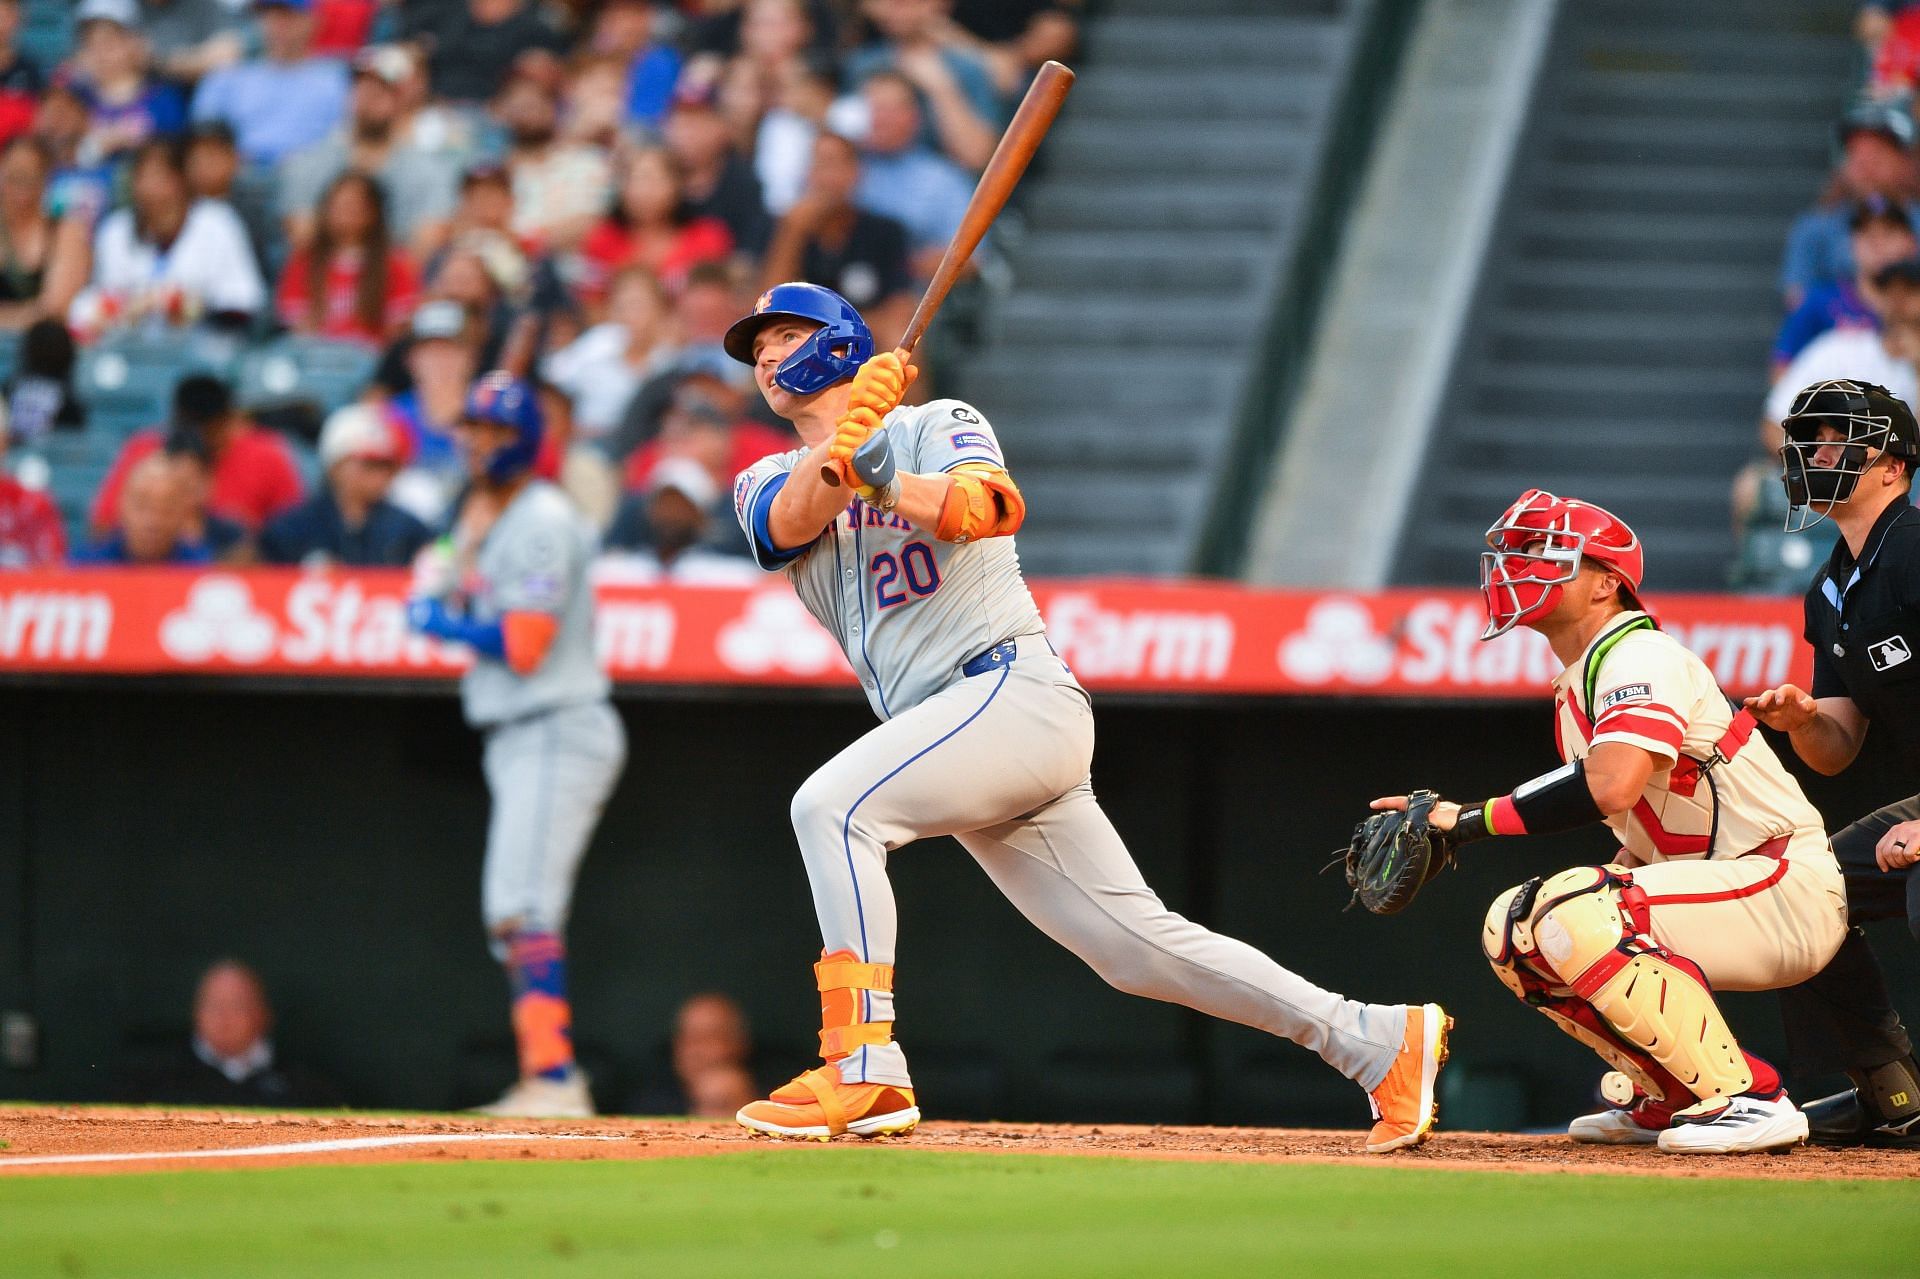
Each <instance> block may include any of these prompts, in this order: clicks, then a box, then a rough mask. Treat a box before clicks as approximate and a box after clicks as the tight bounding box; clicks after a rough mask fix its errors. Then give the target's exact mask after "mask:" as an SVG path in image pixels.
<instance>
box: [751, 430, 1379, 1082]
mask: <svg viewBox="0 0 1920 1279" xmlns="http://www.w3.org/2000/svg"><path fill="white" fill-rule="evenodd" d="M887 429H888V430H889V432H890V433H891V437H892V440H893V447H894V453H895V457H896V458H897V460H898V462H899V465H900V467H901V469H903V470H906V471H911V472H915V473H918V474H923V475H924V474H929V473H937V472H943V471H949V470H952V469H953V468H954V467H956V466H959V465H961V464H962V463H965V462H970V461H979V462H989V463H992V464H994V465H1003V463H1002V461H1001V452H1000V446H999V443H998V442H997V441H996V440H995V438H994V435H993V431H992V428H990V427H989V426H988V425H987V424H986V422H985V421H983V420H982V419H981V416H980V414H979V413H978V412H976V411H975V410H974V409H973V408H971V407H970V406H968V405H965V404H961V403H959V402H958V401H956V400H936V401H935V402H933V403H931V404H927V405H924V406H922V407H919V408H902V409H896V410H895V411H894V412H892V413H890V414H888V415H887ZM804 456H805V453H804V452H793V453H785V454H781V455H779V456H777V457H770V458H767V459H765V460H764V461H761V462H759V463H757V464H755V465H754V466H753V467H751V468H749V469H748V470H746V471H743V472H742V473H741V474H740V476H739V478H738V479H737V480H736V481H735V484H734V505H735V509H736V511H737V513H738V515H739V517H740V523H741V525H742V527H744V528H745V529H746V530H747V539H748V541H749V542H751V543H752V544H753V546H754V554H755V557H756V558H757V559H758V560H759V562H760V564H761V566H762V567H764V568H769V569H778V570H780V571H782V572H784V573H785V574H786V575H787V577H788V579H789V580H790V581H791V582H792V583H793V585H794V589H795V590H796V591H797V592H798V593H799V595H800V598H801V600H802V601H803V602H804V603H805V604H806V607H807V610H808V611H809V612H810V613H812V614H813V615H814V616H815V617H816V618H818V619H819V620H820V621H821V623H822V624H823V625H825V626H826V627H827V629H828V630H829V631H831V632H832V633H833V634H834V635H835V636H837V637H838V638H839V641H840V645H841V647H842V649H844V650H845V652H846V654H847V660H848V661H849V662H851V663H852V665H853V668H854V670H855V671H856V672H857V673H858V674H859V676H860V681H861V683H862V684H863V685H865V687H866V689H867V699H868V701H870V702H871V703H872V704H873V708H874V710H875V711H876V712H877V713H878V714H879V715H880V717H881V718H882V719H883V720H884V721H885V722H884V723H881V724H878V725H876V726H875V727H874V728H872V729H871V730H869V731H868V732H867V733H866V734H865V735H864V736H863V737H861V738H860V739H859V740H858V741H856V742H854V743H853V744H852V745H850V746H848V747H847V748H846V749H845V750H843V751H841V752H840V753H839V754H838V755H836V756H834V758H833V759H831V760H829V761H828V762H827V763H825V764H824V765H822V766H821V767H820V768H819V769H818V770H816V771H815V772H814V774H813V776H811V777H810V778H808V779H807V781H806V783H805V784H804V785H803V786H801V788H800V791H799V793H798V794H797V795H795V796H794V799H793V806H792V812H793V826H794V833H795V835H796V836H797V837H798V839H799V843H800V853H801V856H802V857H803V858H804V859H805V861H806V864H807V878H808V882H809V883H810V885H811V886H812V889H813V901H814V910H815V912H816V913H817V914H818V916H819V919H820V936H821V941H822V943H823V945H824V948H825V950H826V952H827V953H829V954H832V953H837V952H841V951H848V952H851V953H852V954H853V955H854V956H855V957H856V958H857V959H859V960H860V961H861V962H863V963H872V964H887V965H891V964H892V963H893V961H894V954H895V945H896V942H897V934H898V923H899V921H898V918H897V916H896V914H895V910H894V899H893V892H892V888H891V886H890V885H889V883H888V881H887V864H888V859H889V857H890V856H891V855H892V854H893V853H894V850H897V849H901V848H903V847H904V846H905V845H907V844H911V843H912V842H914V841H915V840H918V839H922V838H925V837H926V836H929V835H953V836H954V837H955V838H957V839H958V840H959V841H960V844H961V845H962V846H963V847H964V848H965V849H966V850H967V851H968V852H969V853H971V854H972V855H973V857H974V859H975V860H976V861H978V862H979V863H980V865H981V867H982V868H983V869H985V871H986V872H987V874H988V875H989V876H991V877H992V879H993V881H994V883H995V885H996V886H997V887H999V889H1000V890H1001V892H1003V893H1004V894H1006V896H1007V898H1008V899H1009V900H1010V901H1012V902H1013V903H1014V905H1015V906H1017V907H1018V908H1019V910H1020V911H1021V913H1022V914H1024V915H1026V917H1027V918H1028V919H1030V920H1032V921H1033V922H1034V923H1035V924H1036V925H1038V926H1039V927H1040V929H1041V930H1042V931H1044V932H1045V933H1046V934H1047V935H1048V936H1050V937H1052V938H1053V939H1054V940H1056V941H1058V942H1060V943H1061V944H1062V945H1064V946H1066V947H1067V948H1068V949H1069V950H1071V951H1073V952H1074V953H1075V954H1076V955H1079V956H1080V957H1081V958H1082V959H1084V960H1085V961H1086V962H1087V963H1088V964H1090V965H1092V966H1093V968H1094V969H1095V971H1097V972H1098V973H1100V975H1101V976H1103V977H1105V978H1106V979H1107V980H1108V981H1109V982H1111V983H1112V984H1113V985H1115V986H1117V987H1119V988H1120V989H1122V990H1126V991H1131V992H1133V993H1135V994H1140V995H1146V996H1148V997H1150V998H1154V999H1163V1000H1169V1001H1172V1002H1175V1003H1181V1004H1185V1005H1187V1006H1188V1007H1190V1008H1197V1009H1199V1010H1201V1011H1202V1012H1207V1013H1211V1014H1213V1015H1214V1016H1216V1017H1224V1018H1228V1019H1230V1020H1233V1021H1237V1022H1241V1023H1244V1024H1246V1025H1249V1026H1258V1027H1260V1028H1261V1029H1263V1030H1267V1031H1270V1032H1272V1033H1273V1034H1276V1035H1283V1036H1285V1037H1287V1038H1289V1039H1292V1040H1293V1041H1294V1042H1296V1043H1299V1044H1302V1045H1304V1046H1306V1047H1307V1048H1310V1049H1312V1050H1313V1051H1315V1052H1317V1053H1319V1054H1320V1055H1321V1057H1322V1058H1324V1059H1325V1060H1326V1061H1327V1062H1328V1063H1329V1064H1331V1065H1333V1066H1334V1067H1335V1068H1336V1069H1338V1070H1339V1071H1340V1072H1341V1073H1343V1074H1345V1075H1346V1076H1347V1077H1348V1078H1350V1079H1353V1080H1354V1081H1356V1082H1357V1083H1359V1084H1360V1085H1361V1086H1362V1087H1363V1088H1368V1089H1372V1088H1375V1087H1378V1086H1379V1084H1380V1081H1381V1080H1382V1079H1384V1078H1385V1077H1386V1074H1387V1071H1388V1069H1389V1067H1390V1066H1391V1065H1392V1063H1393V1061H1394V1058H1395V1054H1396V1053H1397V1052H1398V1051H1399V1050H1400V1047H1401V1043H1402V1040H1403V1037H1404V1035H1405V1032H1406V1029H1407V1025H1408V1018H1407V1010H1406V1008H1405V1007H1404V1006H1403V1005H1398V1004H1367V1003H1360V1002H1357V1001H1355V1000H1350V999H1347V998H1345V997H1343V996H1341V995H1338V994H1335V993H1334V992H1332V991H1330V990H1326V989H1323V988H1321V987H1319V986H1316V985H1314V984H1313V983H1312V982H1309V981H1307V980H1306V979H1305V978H1303V977H1300V976H1298V975H1297V974H1295V973H1292V972H1289V971H1287V970H1286V969H1285V968H1282V967H1281V966H1280V965H1279V964H1276V963H1275V962H1274V961H1273V960H1271V959H1269V958H1268V957H1267V956H1265V955H1263V954H1261V953H1260V952H1259V951H1257V950H1255V949H1253V948H1252V947H1251V946H1248V945H1246V944H1245V943H1243V942H1238V941H1235V940H1233V939H1232V938H1229V937H1223V936H1221V935H1220V934H1218V933H1215V932H1212V931H1210V930H1209V929H1206V928H1203V927H1201V926H1200V925H1198V924H1195V923H1193V922H1192V921H1190V920H1187V919H1183V918H1181V917H1180V916H1179V915H1177V914H1175V913H1174V912H1172V911H1171V910H1168V909H1167V907H1166V906H1165V904H1164V903H1162V902H1161V900H1160V899H1159V897H1158V896H1156V895H1155V894H1154V892H1153V890H1152V889H1151V888H1149V887H1148V886H1147V884H1146V881H1145V880H1144V879H1143V878H1142V877H1141V875H1140V871H1139V868H1138V867H1136V866H1135V865H1134V862H1133V857H1132V855H1131V854H1130V853H1129V852H1128V851H1127V847H1126V845H1125V843H1123V842H1122V841H1121V839H1120V836H1119V835H1118V833H1117V832H1115V830H1114V828H1113V824H1112V823H1111V822H1109V821H1108V820H1107V816H1106V814H1105V813H1104V812H1103V811H1101V808H1100V805H1099V803H1098V802H1097V801H1096V800H1095V799H1094V795H1093V788H1092V786H1091V784H1090V783H1089V780H1088V773H1089V769H1090V766H1091V763H1092V758H1093V712H1092V706H1091V703H1090V700H1089V699H1088V697H1087V694H1086V691H1085V690H1084V689H1082V688H1081V687H1080V684H1079V681H1077V680H1076V679H1075V678H1074V677H1073V673H1072V672H1071V671H1069V670H1068V669H1067V667H1066V664H1065V663H1064V662H1062V661H1061V660H1060V658H1059V656H1058V655H1057V654H1056V653H1054V652H1053V650H1052V647H1051V646H1050V645H1049V644H1048V643H1047V640H1046V636H1045V635H1044V634H1043V633H1042V623H1041V619H1040V614H1039V611H1038V610H1037V609H1036V608H1035V607H1034V603H1033V597H1032V596H1031V595H1030V594H1029V593H1028V591H1027V586H1026V582H1025V580H1024V579H1022V577H1021V576H1020V560H1019V556H1018V555H1017V554H1016V553H1015V551H1014V546H1013V539H1012V538H1011V537H996V538H989V539H985V540H982V541H978V542H971V543H968V544H966V545H961V546H955V545H952V544H949V543H944V542H941V541H939V540H937V539H936V538H934V536H933V535H932V534H931V533H927V532H923V531H921V530H918V529H915V528H913V527H911V526H910V525H908V524H907V522H906V521H905V520H899V519H895V518H894V517H892V516H889V515H883V514H881V513H880V512H878V511H873V510H870V509H869V508H868V507H867V506H866V504H865V503H863V502H860V501H859V500H857V499H856V500H855V501H853V502H852V503H851V504H850V505H849V506H848V507H847V509H846V511H845V512H844V513H843V514H841V515H840V516H839V517H838V518H836V519H835V520H834V522H833V525H832V527H830V528H828V529H824V530H822V531H821V534H820V536H819V537H818V538H817V539H815V540H814V541H813V542H812V543H811V544H809V545H808V546H806V547H802V548H800V549H798V550H795V551H791V552H779V551H775V550H773V549H772V542H771V539H770V538H769V537H768V535H767V516H768V511H769V509H770V508H771V506H772V503H773V499H774V497H775V496H776V495H777V494H778V493H779V491H780V489H781V487H782V486H783V485H784V484H785V483H786V478H787V476H788V475H789V474H791V472H792V470H793V468H794V466H795V464H796V463H797V462H799V460H800V459H801V458H802V457H804ZM1006 640H1014V641H1015V643H1014V645H1013V656H1012V658H1011V660H1002V661H1000V662H994V663H988V664H985V665H984V666H983V667H982V668H981V669H980V670H979V671H978V673H976V674H974V675H971V676H969V675H965V674H964V673H963V672H962V670H961V667H962V666H963V665H964V664H965V663H966V662H967V661H968V660H969V659H971V658H973V657H975V656H977V655H979V654H980V653H982V652H984V651H985V650H987V649H989V648H993V647H995V646H996V645H999V644H1001V643H1002V642H1003V641H1006ZM858 1020H860V1021H861V1022H868V1023H873V1022H885V1023H891V1022H893V1020H894V986H893V984H892V983H891V982H889V983H887V984H886V986H885V987H884V988H882V987H875V988H872V989H865V988H863V989H862V990H861V991H860V1003H859V1012H858ZM837 1066H838V1069H839V1071H840V1077H841V1079H842V1080H843V1081H845V1082H848V1083H859V1082H867V1083H884V1084H892V1085H896V1086H899V1087H909V1086H911V1084H912V1077H911V1075H910V1074H909V1073H908V1070H907V1061H906V1055H905V1053H904V1052H903V1050H902V1049H901V1047H900V1045H899V1044H898V1043H896V1042H893V1041H892V1039H891V1037H890V1036H889V1037H888V1039H887V1041H886V1042H883V1043H871V1042H869V1043H867V1044H865V1045H863V1046H862V1047H859V1048H857V1049H855V1050H854V1051H852V1052H851V1053H849V1054H847V1055H846V1056H845V1057H844V1058H843V1059H841V1060H839V1061H838V1062H837Z"/></svg>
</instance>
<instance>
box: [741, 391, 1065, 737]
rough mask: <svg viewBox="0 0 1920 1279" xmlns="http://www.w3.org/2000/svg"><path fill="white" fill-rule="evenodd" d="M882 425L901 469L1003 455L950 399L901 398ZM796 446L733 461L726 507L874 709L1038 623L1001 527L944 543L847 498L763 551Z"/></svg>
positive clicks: (937, 468)
mask: <svg viewBox="0 0 1920 1279" xmlns="http://www.w3.org/2000/svg"><path fill="white" fill-rule="evenodd" d="M886 424H887V433H888V436H889V437H890V438H891V440H892V442H893V455H894V458H895V460H896V462H897V463H898V464H899V467H900V469H901V470H903V471H912V472H914V473H916V474H920V475H935V474H940V473H943V472H946V471H951V470H953V469H954V468H955V467H957V466H961V465H963V464H965V463H968V462H985V463H990V464H991V465H994V466H1003V465H1004V463H1003V462H1002V460H1001V454H1000V444H999V441H998V440H996V439H995V438H994V434H993V428H992V427H991V426H989V425H988V424H987V422H986V420H985V419H984V418H982V417H981V416H980V414H979V412H978V411H977V410H975V409H974V408H973V407H972V406H971V405H967V404H962V403H961V402H960V401H959V400H935V401H933V402H932V403H930V404H923V405H919V406H917V407H907V408H898V409H895V410H894V411H893V412H891V413H889V414H888V415H887V419H886ZM805 456H806V450H804V449H796V450H794V451H793V452H790V453H780V454H776V455H775V456H773V457H769V458H765V459H762V460H761V461H759V462H757V463H755V464H754V465H753V466H752V467H750V468H749V469H747V470H745V471H743V472H741V473H740V477H739V478H738V479H737V480H736V481H735V482H734V489H733V499H734V510H735V514H736V515H738V517H739V519H740V523H741V527H742V528H744V529H745V530H746V533H747V540H748V541H749V542H750V543H751V544H752V546H753V553H754V558H755V559H756V560H757V561H758V562H759V564H760V566H761V567H762V568H766V569H778V570H780V571H782V572H784V573H785V574H786V575H787V577H788V579H789V580H790V581H792V583H793V586H794V590H796V591H797V592H799V595H800V600H801V602H802V603H804V604H805V605H806V606H807V611H808V612H810V613H812V614H813V615H814V616H815V617H816V618H818V619H820V623H821V624H822V625H823V626H825V627H826V628H827V629H828V631H830V632H832V634H833V636H834V638H835V639H837V640H839V641H840V647H841V649H842V650H844V651H845V653H846V655H847V660H848V661H849V662H851V663H852V664H853V669H854V673H855V674H857V675H858V676H859V677H860V685H861V687H862V688H864V689H865V690H866V694H867V701H868V703H869V704H870V705H871V706H872V707H873V709H874V713H875V714H877V715H879V716H880V718H882V719H891V718H892V717H893V716H895V715H898V714H899V713H900V712H901V711H904V710H906V709H907V708H909V707H912V706H917V705H919V704H920V703H921V702H924V701H925V700H926V699H927V698H929V697H931V696H933V695H934V694H935V693H937V692H939V691H940V690H941V689H943V688H945V687H946V686H947V685H949V684H951V683H953V682H954V681H955V680H957V679H959V678H960V667H961V666H962V665H963V664H965V663H966V662H967V661H968V660H969V659H971V658H974V657H977V656H979V655H980V654H981V653H983V652H985V651H986V650H987V649H989V648H992V647H993V646H994V645H995V644H998V643H1000V642H1001V641H1002V640H1008V639H1012V638H1014V637H1015V636H1019V635H1033V634H1038V633H1039V632H1040V631H1041V630H1042V629H1043V626H1042V623H1041V620H1040V610H1039V609H1037V608H1036V607H1034V603H1033V596H1032V595H1031V594H1029V593H1028V591H1027V583H1026V580H1025V579H1024V578H1022V577H1021V575H1020V556H1019V553H1018V552H1017V551H1016V550H1015V549H1014V545H1013V539H1012V538H1010V537H995V538H987V539H984V540H982V541H978V542H969V543H966V544H964V545H955V544H954V543H952V542H942V541H940V540H939V539H937V538H935V537H934V536H933V534H931V533H929V532H925V531H923V530H921V529H917V528H914V527H913V526H912V525H911V524H909V523H907V522H906V521H905V520H903V519H901V518H899V517H898V516H896V515H889V514H885V513H883V512H880V511H876V510H874V509H873V508H872V507H870V506H868V505H867V504H866V503H864V502H862V501H860V500H859V499H858V498H855V499H853V500H852V501H851V502H849V503H848V505H847V509H846V511H845V513H843V514H842V515H841V516H840V518H839V519H837V520H835V521H834V523H833V527H832V528H831V529H828V530H825V531H823V532H822V533H821V535H820V537H819V539H818V540H816V541H815V542H813V544H812V545H810V546H806V547H802V548H800V549H798V550H796V551H793V552H791V553H785V554H781V553H775V552H773V551H771V550H769V546H768V541H767V538H766V536H765V534H766V520H767V511H768V509H769V508H770V507H771V505H772V503H773V498H774V496H775V495H776V494H777V493H779V491H780V487H781V486H782V485H784V484H785V483H786V477H787V476H788V475H790V474H791V473H792V471H793V468H794V467H795V466H796V465H797V464H798V463H799V461H800V459H801V458H803V457H805ZM756 525H757V530H756Z"/></svg>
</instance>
